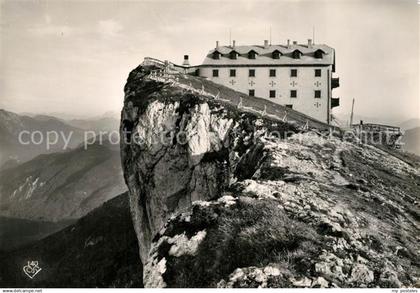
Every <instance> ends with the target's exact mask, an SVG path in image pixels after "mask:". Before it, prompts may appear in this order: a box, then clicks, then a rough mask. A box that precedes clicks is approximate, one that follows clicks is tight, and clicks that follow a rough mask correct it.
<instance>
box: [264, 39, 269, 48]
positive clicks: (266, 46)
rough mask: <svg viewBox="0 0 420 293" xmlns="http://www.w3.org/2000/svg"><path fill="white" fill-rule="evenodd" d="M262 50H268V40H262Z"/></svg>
mask: <svg viewBox="0 0 420 293" xmlns="http://www.w3.org/2000/svg"><path fill="white" fill-rule="evenodd" d="M264 48H268V40H264Z"/></svg>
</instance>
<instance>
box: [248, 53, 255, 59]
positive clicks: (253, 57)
mask: <svg viewBox="0 0 420 293" xmlns="http://www.w3.org/2000/svg"><path fill="white" fill-rule="evenodd" d="M256 55H257V53H255V51H249V53H248V58H249V59H255V56H256Z"/></svg>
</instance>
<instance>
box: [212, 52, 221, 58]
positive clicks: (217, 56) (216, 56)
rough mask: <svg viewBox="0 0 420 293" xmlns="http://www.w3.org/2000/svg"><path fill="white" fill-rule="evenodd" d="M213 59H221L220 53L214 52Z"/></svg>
mask: <svg viewBox="0 0 420 293" xmlns="http://www.w3.org/2000/svg"><path fill="white" fill-rule="evenodd" d="M213 59H220V53H219V52H217V51H215V52H213Z"/></svg>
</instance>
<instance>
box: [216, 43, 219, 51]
mask: <svg viewBox="0 0 420 293" xmlns="http://www.w3.org/2000/svg"><path fill="white" fill-rule="evenodd" d="M217 48H219V41H216V49H217Z"/></svg>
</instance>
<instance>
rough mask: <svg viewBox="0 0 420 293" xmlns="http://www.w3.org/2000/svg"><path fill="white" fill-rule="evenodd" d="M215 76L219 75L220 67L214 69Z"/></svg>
mask: <svg viewBox="0 0 420 293" xmlns="http://www.w3.org/2000/svg"><path fill="white" fill-rule="evenodd" d="M213 77H219V69H213Z"/></svg>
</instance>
